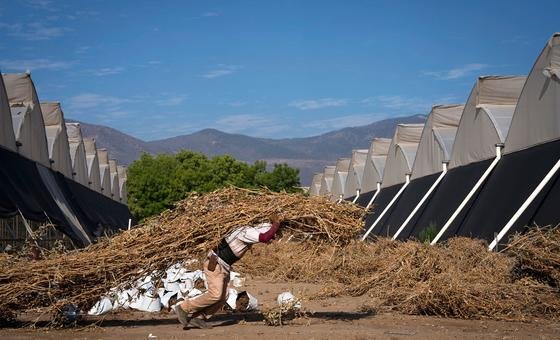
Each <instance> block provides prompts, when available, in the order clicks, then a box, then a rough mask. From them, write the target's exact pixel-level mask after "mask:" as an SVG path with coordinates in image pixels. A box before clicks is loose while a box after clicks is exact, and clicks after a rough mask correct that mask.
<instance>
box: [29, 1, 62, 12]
mask: <svg viewBox="0 0 560 340" xmlns="http://www.w3.org/2000/svg"><path fill="white" fill-rule="evenodd" d="M24 3H25V4H26V5H27V6H29V7H31V8H34V9H46V10H50V11H53V10H55V8H54V7H53V6H52V1H51V0H25V1H24Z"/></svg>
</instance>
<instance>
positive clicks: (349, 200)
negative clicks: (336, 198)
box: [344, 195, 356, 202]
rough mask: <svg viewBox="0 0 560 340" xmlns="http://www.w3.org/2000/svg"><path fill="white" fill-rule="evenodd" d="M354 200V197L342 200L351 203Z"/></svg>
mask: <svg viewBox="0 0 560 340" xmlns="http://www.w3.org/2000/svg"><path fill="white" fill-rule="evenodd" d="M354 198H356V195H354V196H350V197H346V198H345V199H344V200H345V201H348V202H352V201H353V200H354Z"/></svg>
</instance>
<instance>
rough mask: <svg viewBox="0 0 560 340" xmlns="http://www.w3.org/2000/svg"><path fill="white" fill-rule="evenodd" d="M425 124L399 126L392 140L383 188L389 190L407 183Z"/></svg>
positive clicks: (384, 173)
mask: <svg viewBox="0 0 560 340" xmlns="http://www.w3.org/2000/svg"><path fill="white" fill-rule="evenodd" d="M423 128H424V124H399V125H397V129H396V131H395V135H394V136H393V139H392V140H391V145H390V146H389V151H388V152H387V160H386V162H385V170H384V171H383V179H382V181H381V187H382V188H387V187H390V186H393V185H395V184H400V183H403V182H404V181H405V176H406V175H407V174H410V173H411V171H412V165H413V162H414V157H415V155H416V150H417V149H418V143H419V142H420V137H421V136H422V130H423Z"/></svg>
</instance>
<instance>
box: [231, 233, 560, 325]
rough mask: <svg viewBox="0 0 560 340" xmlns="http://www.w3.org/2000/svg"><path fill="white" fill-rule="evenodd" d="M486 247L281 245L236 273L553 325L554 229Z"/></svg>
mask: <svg viewBox="0 0 560 340" xmlns="http://www.w3.org/2000/svg"><path fill="white" fill-rule="evenodd" d="M543 245H546V246H543ZM487 249H488V248H487V244H485V243H484V242H482V241H478V240H473V239H469V238H454V239H451V240H449V241H448V242H447V243H445V244H442V245H437V246H430V245H428V244H423V243H420V242H416V241H406V242H399V241H392V240H388V239H378V240H377V242H374V243H364V242H360V241H354V242H351V243H350V244H348V245H346V246H344V247H339V246H333V245H331V244H328V243H326V242H325V243H321V244H310V243H294V242H283V241H281V242H277V243H275V244H273V245H270V246H268V247H261V246H258V247H254V249H253V256H254V257H258V260H257V261H255V260H248V259H247V260H242V262H241V263H240V264H239V265H238V269H239V271H241V272H243V273H245V274H249V275H253V276H255V277H266V278H270V279H271V280H274V281H279V280H283V281H295V282H307V283H316V284H318V285H321V287H322V289H321V292H320V293H318V294H317V295H316V296H315V298H325V297H330V296H339V295H351V296H368V297H369V299H365V300H364V301H367V302H368V304H369V305H371V306H374V307H375V308H376V309H379V310H384V311H398V312H401V313H405V314H415V315H416V314H420V315H437V316H444V317H454V318H465V319H471V318H475V319H480V318H492V319H502V320H532V319H539V318H543V319H554V320H558V319H560V291H559V289H558V286H557V285H556V283H557V281H555V280H556V279H557V278H558V277H559V265H560V262H559V261H558V260H559V259H560V232H559V231H558V230H556V229H554V230H553V231H544V230H536V231H532V232H529V233H527V234H525V235H522V236H518V237H516V238H515V240H514V242H513V243H512V246H510V247H509V248H508V250H507V251H506V252H502V253H495V252H489V251H488V250H487ZM271 268H272V269H271ZM551 277H552V278H554V280H550V279H546V278H551ZM543 278H544V279H543Z"/></svg>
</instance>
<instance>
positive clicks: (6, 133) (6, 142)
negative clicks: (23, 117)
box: [0, 77, 16, 151]
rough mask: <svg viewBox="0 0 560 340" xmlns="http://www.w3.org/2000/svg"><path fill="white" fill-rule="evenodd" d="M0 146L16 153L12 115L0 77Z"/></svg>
mask: <svg viewBox="0 0 560 340" xmlns="http://www.w3.org/2000/svg"><path fill="white" fill-rule="evenodd" d="M0 146H2V147H4V148H5V149H8V150H12V151H16V137H15V135H14V128H13V125H12V113H11V111H10V103H9V101H8V95H7V94H6V87H5V86H4V80H3V78H2V77H0Z"/></svg>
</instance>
